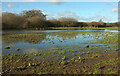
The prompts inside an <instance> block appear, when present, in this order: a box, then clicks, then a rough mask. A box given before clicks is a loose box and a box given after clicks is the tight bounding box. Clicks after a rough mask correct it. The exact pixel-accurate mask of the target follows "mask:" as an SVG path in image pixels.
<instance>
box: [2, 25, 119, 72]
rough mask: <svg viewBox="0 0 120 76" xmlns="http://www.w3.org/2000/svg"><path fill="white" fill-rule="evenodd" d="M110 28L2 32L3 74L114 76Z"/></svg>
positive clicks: (116, 59) (114, 45) (115, 65)
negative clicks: (107, 75)
mask: <svg viewBox="0 0 120 76" xmlns="http://www.w3.org/2000/svg"><path fill="white" fill-rule="evenodd" d="M77 28H78V27H77ZM53 29H63V28H61V27H60V28H58V27H57V28H53ZM64 29H66V28H64ZM70 29H71V28H70ZM72 29H73V28H72ZM103 29H104V28H103ZM107 29H111V28H110V27H108V28H107ZM113 29H114V30H85V29H84V30H42V31H14V32H13V31H11V32H10V31H8V32H7V31H4V32H3V35H2V40H3V43H2V46H3V49H2V50H3V51H2V53H3V56H2V59H3V64H4V65H3V66H2V67H3V73H4V74H118V70H119V67H118V65H119V63H118V62H119V56H118V52H119V48H118V42H119V39H118V37H119V36H118V32H119V31H117V30H115V29H117V27H114V28H113Z"/></svg>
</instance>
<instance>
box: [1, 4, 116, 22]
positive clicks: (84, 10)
mask: <svg viewBox="0 0 120 76" xmlns="http://www.w3.org/2000/svg"><path fill="white" fill-rule="evenodd" d="M32 9H40V10H43V13H45V14H46V15H47V19H48V20H49V19H58V18H60V17H73V18H75V19H77V20H78V21H79V22H93V21H99V20H100V19H102V20H103V21H104V22H117V21H118V2H2V12H12V13H17V14H20V13H21V12H22V11H24V10H32Z"/></svg>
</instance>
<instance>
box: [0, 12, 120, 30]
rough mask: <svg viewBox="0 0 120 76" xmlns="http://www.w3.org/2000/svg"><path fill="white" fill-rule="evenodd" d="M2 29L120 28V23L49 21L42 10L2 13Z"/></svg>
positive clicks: (60, 19) (62, 18) (68, 20)
mask: <svg viewBox="0 0 120 76" xmlns="http://www.w3.org/2000/svg"><path fill="white" fill-rule="evenodd" d="M0 19H2V29H32V28H33V29H37V28H49V27H119V26H120V25H119V23H118V22H116V23H104V22H103V21H102V20H100V21H98V22H90V23H88V22H78V20H76V19H74V18H71V17H61V18H59V19H51V20H47V19H46V15H45V14H44V13H42V11H41V10H29V11H22V13H20V14H15V13H7V12H3V13H2V18H0Z"/></svg>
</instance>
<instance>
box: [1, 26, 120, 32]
mask: <svg viewBox="0 0 120 76" xmlns="http://www.w3.org/2000/svg"><path fill="white" fill-rule="evenodd" d="M80 29H90V30H105V29H108V30H120V27H45V28H29V29H3V31H4V30H80Z"/></svg>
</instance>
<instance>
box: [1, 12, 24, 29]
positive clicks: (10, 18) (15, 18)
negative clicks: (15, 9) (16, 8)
mask: <svg viewBox="0 0 120 76" xmlns="http://www.w3.org/2000/svg"><path fill="white" fill-rule="evenodd" d="M24 22H25V18H24V17H23V16H19V15H16V14H13V13H3V14H2V25H3V26H2V28H3V29H20V28H22V27H23V24H24Z"/></svg>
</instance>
